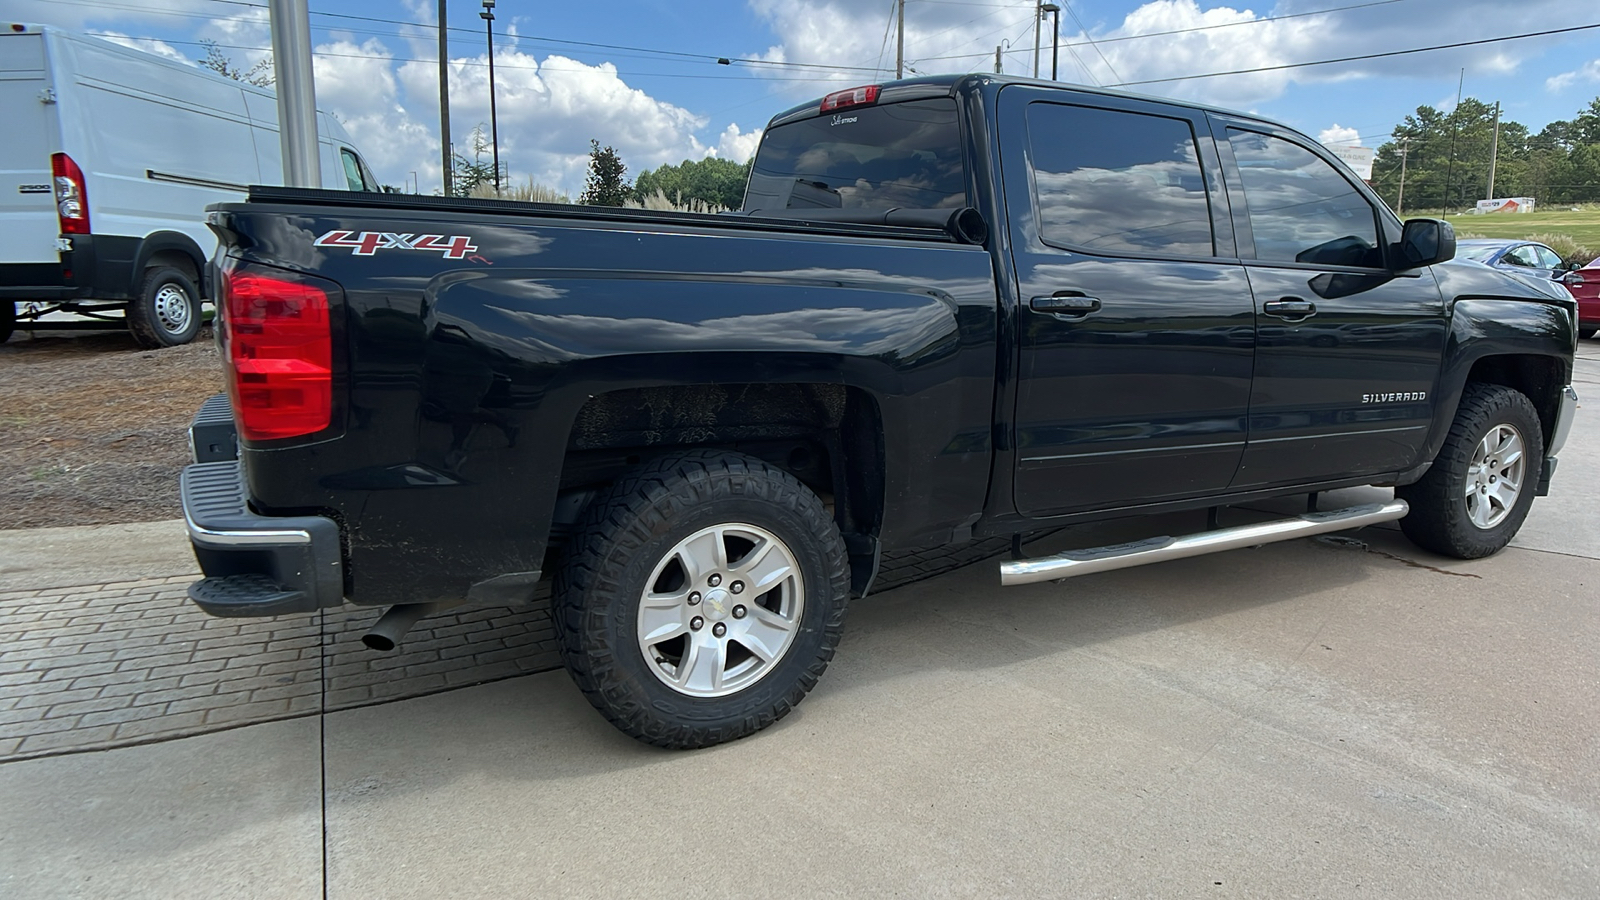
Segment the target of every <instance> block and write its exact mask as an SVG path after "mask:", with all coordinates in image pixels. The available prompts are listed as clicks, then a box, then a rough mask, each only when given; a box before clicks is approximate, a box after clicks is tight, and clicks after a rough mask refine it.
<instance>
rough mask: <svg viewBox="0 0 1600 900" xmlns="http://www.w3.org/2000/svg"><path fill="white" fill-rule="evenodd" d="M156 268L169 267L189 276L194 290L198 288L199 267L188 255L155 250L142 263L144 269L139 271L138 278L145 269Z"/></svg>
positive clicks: (180, 251) (177, 251) (176, 251)
mask: <svg viewBox="0 0 1600 900" xmlns="http://www.w3.org/2000/svg"><path fill="white" fill-rule="evenodd" d="M156 266H171V267H172V268H174V269H177V270H178V271H180V272H182V273H183V274H185V275H187V276H189V280H190V281H191V282H193V283H194V286H195V288H196V289H199V288H200V280H199V279H200V266H199V264H198V263H196V262H195V261H194V259H193V258H192V257H190V256H189V254H187V253H185V252H183V251H182V250H157V251H156V252H155V253H152V254H150V258H149V259H146V260H145V261H144V268H143V269H140V270H139V275H140V277H141V278H142V277H143V275H144V270H145V269H152V268H155V267H156Z"/></svg>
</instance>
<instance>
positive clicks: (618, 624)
mask: <svg viewBox="0 0 1600 900" xmlns="http://www.w3.org/2000/svg"><path fill="white" fill-rule="evenodd" d="M849 581H850V579H849V563H848V558H847V556H846V554H845V549H844V542H843V540H842V539H841V537H840V535H839V529H838V527H837V526H836V525H835V524H834V522H833V519H832V518H831V517H830V516H829V515H828V511H827V509H826V508H825V507H824V506H823V505H822V502H821V501H820V500H819V499H818V498H817V496H816V494H814V493H812V492H811V491H810V490H809V489H808V488H807V487H806V486H805V485H803V484H801V483H800V482H799V481H798V480H797V479H795V477H794V476H792V475H790V474H789V473H787V472H784V471H782V470H780V469H776V468H773V467H772V466H769V465H768V464H766V463H764V462H762V461H761V460H758V459H755V458H752V457H748V456H743V455H740V454H735V453H727V452H721V451H711V452H695V453H689V454H684V455H681V456H676V457H672V458H668V459H663V460H659V461H657V462H655V463H651V464H649V465H647V466H645V467H643V468H642V469H640V470H639V471H638V472H636V473H635V474H634V475H633V476H631V477H628V478H624V479H622V480H620V481H619V482H618V483H617V484H616V486H615V487H614V488H612V490H611V491H609V492H608V493H607V494H605V495H602V496H600V497H597V498H595V500H593V501H592V502H591V503H590V505H589V509H588V511H587V513H586V514H585V516H584V522H583V524H582V525H581V526H580V528H579V532H578V534H577V535H576V536H575V538H574V540H573V543H572V545H571V547H570V548H569V550H568V552H567V553H566V554H565V558H564V560H563V562H562V565H561V568H560V570H559V571H558V573H557V575H556V580H555V598H556V599H555V604H556V615H557V624H558V628H559V631H560V635H561V644H562V648H561V649H562V657H563V659H564V661H565V662H566V666H567V670H568V671H569V672H570V673H571V675H572V677H573V680H574V681H576V682H577V684H578V687H579V688H580V689H582V691H583V693H584V695H585V696H586V697H587V698H588V699H589V702H590V703H592V704H593V705H594V707H595V708H596V709H598V710H599V711H600V712H601V713H602V714H603V715H605V717H606V718H607V719H609V720H610V721H611V723H612V724H614V725H616V726H617V727H618V728H620V729H621V730H622V731H624V732H626V733H628V734H630V735H632V736H633V737H635V738H637V739H639V740H641V741H644V742H646V743H649V744H655V745H657V746H662V747H670V748H674V749H688V748H695V747H708V746H711V745H713V744H719V743H722V742H724V741H731V740H735V739H737V738H741V737H744V736H746V735H748V734H751V733H754V732H756V731H759V730H760V729H762V728H765V727H766V726H768V725H771V724H772V723H774V722H776V721H777V720H778V719H781V718H783V716H785V715H787V714H788V712H789V711H790V710H791V709H793V708H794V706H795V704H797V703H799V702H800V701H801V700H802V699H803V698H804V697H805V695H806V694H807V693H808V692H809V691H810V690H811V688H812V687H813V686H814V685H816V683H817V679H818V678H819V677H820V676H821V675H822V672H823V670H824V669H826V668H827V666H828V662H829V660H831V659H832V658H833V653H834V648H835V647H836V646H837V645H838V642H839V637H840V633H841V630H842V628H843V623H844V611H845V605H846V602H847V601H848V598H849Z"/></svg>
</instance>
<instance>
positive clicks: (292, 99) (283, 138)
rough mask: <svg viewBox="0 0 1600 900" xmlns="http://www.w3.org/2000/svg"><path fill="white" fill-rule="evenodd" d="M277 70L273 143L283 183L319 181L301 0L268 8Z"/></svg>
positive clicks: (277, 1) (276, 0) (275, 1)
mask: <svg viewBox="0 0 1600 900" xmlns="http://www.w3.org/2000/svg"><path fill="white" fill-rule="evenodd" d="M267 14H268V16H269V19H268V22H269V23H270V27H271V29H272V58H273V59H274V60H276V61H277V74H278V147H279V150H280V151H281V152H282V153H283V183H284V185H285V186H286V187H311V188H314V187H322V167H321V161H320V159H319V158H318V155H317V96H316V91H315V90H313V88H312V77H311V19H310V18H309V15H310V14H309V13H308V12H307V11H306V0H272V2H271V4H270V5H269V7H268V12H267Z"/></svg>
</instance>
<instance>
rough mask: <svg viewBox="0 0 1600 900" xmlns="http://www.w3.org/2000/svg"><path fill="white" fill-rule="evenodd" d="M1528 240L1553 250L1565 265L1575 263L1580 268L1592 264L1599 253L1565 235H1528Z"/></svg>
mask: <svg viewBox="0 0 1600 900" xmlns="http://www.w3.org/2000/svg"><path fill="white" fill-rule="evenodd" d="M1528 240H1530V241H1538V242H1539V243H1541V244H1543V245H1545V246H1546V247H1549V248H1550V249H1551V250H1554V251H1555V252H1556V253H1557V254H1559V255H1560V256H1561V261H1562V262H1566V263H1577V264H1578V265H1580V266H1586V265H1588V264H1589V263H1591V262H1593V261H1594V258H1595V257H1596V256H1600V253H1596V252H1595V251H1593V250H1590V249H1589V248H1588V247H1585V246H1584V245H1582V244H1580V243H1578V242H1577V240H1576V239H1574V238H1572V237H1570V236H1568V235H1565V234H1530V235H1528Z"/></svg>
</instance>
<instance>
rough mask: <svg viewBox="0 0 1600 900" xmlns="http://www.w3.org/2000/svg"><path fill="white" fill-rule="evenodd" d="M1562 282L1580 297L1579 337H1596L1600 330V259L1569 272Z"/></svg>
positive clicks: (1575, 295) (1573, 294) (1586, 338)
mask: <svg viewBox="0 0 1600 900" xmlns="http://www.w3.org/2000/svg"><path fill="white" fill-rule="evenodd" d="M1561 282H1562V284H1565V285H1566V286H1567V290H1569V291H1571V292H1572V296H1574V297H1577V298H1578V337H1581V338H1583V339H1585V340H1588V339H1589V338H1592V337H1594V336H1595V332H1597V331H1600V259H1596V260H1594V261H1593V262H1591V263H1589V264H1588V265H1587V266H1584V267H1583V268H1581V269H1578V270H1577V271H1575V272H1568V273H1567V274H1566V275H1565V276H1564V277H1563V278H1562V279H1561Z"/></svg>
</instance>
